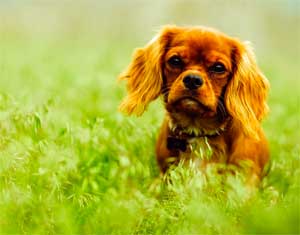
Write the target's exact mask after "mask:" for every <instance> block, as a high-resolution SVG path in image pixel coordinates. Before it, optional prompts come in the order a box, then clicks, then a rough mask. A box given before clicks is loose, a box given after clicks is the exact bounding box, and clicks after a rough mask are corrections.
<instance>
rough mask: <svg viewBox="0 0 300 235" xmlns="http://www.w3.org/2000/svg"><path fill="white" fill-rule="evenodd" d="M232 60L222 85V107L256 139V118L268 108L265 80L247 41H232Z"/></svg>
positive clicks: (258, 122)
mask: <svg viewBox="0 0 300 235" xmlns="http://www.w3.org/2000/svg"><path fill="white" fill-rule="evenodd" d="M232 61H233V64H234V67H235V69H234V72H233V76H232V78H231V80H230V82H229V84H228V85H227V88H226V93H225V103H226V108H227V110H228V112H229V114H230V115H231V116H232V117H233V118H234V119H235V120H237V124H238V125H239V127H238V128H240V129H241V130H243V132H244V134H245V135H247V136H252V137H254V138H258V135H257V130H258V128H259V126H260V125H259V124H260V121H261V120H262V118H263V117H264V116H265V115H266V113H267V112H268V110H269V108H268V105H267V103H266V98H267V93H268V89H269V82H268V80H267V78H266V77H265V76H264V75H263V74H262V72H261V71H260V69H259V68H258V66H257V64H256V61H255V56H254V53H253V50H252V48H251V47H250V44H249V43H241V42H239V41H235V42H234V45H233V51H232Z"/></svg>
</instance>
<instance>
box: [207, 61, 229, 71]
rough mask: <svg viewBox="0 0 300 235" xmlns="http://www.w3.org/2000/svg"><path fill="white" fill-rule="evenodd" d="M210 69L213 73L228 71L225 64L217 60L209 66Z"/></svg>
mask: <svg viewBox="0 0 300 235" xmlns="http://www.w3.org/2000/svg"><path fill="white" fill-rule="evenodd" d="M209 71H210V72H213V73H224V72H225V71H226V68H225V66H224V64H222V63H220V62H217V63H215V64H213V65H212V66H211V67H210V68H209Z"/></svg>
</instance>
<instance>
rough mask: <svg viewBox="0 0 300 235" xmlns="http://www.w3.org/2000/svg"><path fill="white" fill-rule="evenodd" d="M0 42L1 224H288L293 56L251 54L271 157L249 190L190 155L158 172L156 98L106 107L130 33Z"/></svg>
mask: <svg viewBox="0 0 300 235" xmlns="http://www.w3.org/2000/svg"><path fill="white" fill-rule="evenodd" d="M0 47H1V51H2V52H3V55H4V56H3V57H2V56H1V57H2V58H1V60H2V61H1V70H0V78H1V79H0V210H1V213H0V234H299V222H300V221H299V185H300V182H299V177H300V168H299V139H300V136H299V133H300V132H299V95H298V96H296V97H295V94H297V92H298V91H297V89H298V88H299V81H298V80H297V81H296V76H295V74H296V71H297V70H296V69H298V68H297V66H296V65H295V63H294V65H295V66H294V67H292V68H288V67H287V66H285V67H280V66H279V64H280V63H278V62H276V60H274V62H272V63H267V61H262V63H261V64H262V68H263V70H264V71H265V73H266V75H267V76H268V77H269V78H270V80H271V84H272V90H271V93H270V102H269V103H270V106H271V110H272V111H271V114H270V115H269V117H268V119H267V120H266V121H265V122H264V127H265V130H266V133H267V135H268V138H269V141H270V148H271V154H272V164H271V169H270V173H269V175H268V176H267V177H266V178H265V179H264V181H263V182H262V187H261V188H260V189H259V190H258V191H257V192H256V193H255V194H253V195H249V194H248V192H247V191H246V190H245V188H244V187H243V184H242V182H241V180H240V178H239V177H235V178H233V177H229V178H228V180H227V182H226V184H225V186H224V185H222V179H220V178H218V177H216V176H214V177H210V178H211V179H210V180H209V181H208V180H206V178H204V177H203V175H201V173H200V172H198V171H196V170H194V169H193V167H192V166H191V167H190V169H186V168H183V167H178V168H176V169H174V171H173V172H172V173H171V174H170V175H169V179H170V180H171V181H172V184H168V183H164V181H163V180H162V179H161V178H160V177H159V170H158V167H157V165H156V162H155V155H154V145H155V139H156V135H157V131H158V129H159V126H160V122H161V119H162V116H163V110H162V108H161V104H160V102H155V103H154V104H152V105H151V106H150V108H149V110H148V112H146V113H145V115H144V116H143V117H141V118H136V117H125V116H123V115H122V114H120V113H118V112H117V106H118V104H119V102H120V100H121V98H122V97H123V96H124V88H123V86H119V85H118V84H117V83H116V77H117V75H118V73H119V72H120V71H121V70H122V69H123V68H124V67H125V66H126V65H127V63H128V62H129V57H128V56H129V54H130V53H131V51H132V46H131V45H129V44H128V45H127V44H125V43H124V45H122V48H121V46H120V45H118V44H113V43H111V44H109V43H106V44H101V43H85V42H83V41H82V42H81V41H77V42H72V43H71V42H70V41H59V42H45V41H30V40H29V41H26V40H9V41H2V42H1V44H0ZM287 64H288V63H287ZM213 171H214V169H213V168H212V169H211V174H212V175H214V172H213Z"/></svg>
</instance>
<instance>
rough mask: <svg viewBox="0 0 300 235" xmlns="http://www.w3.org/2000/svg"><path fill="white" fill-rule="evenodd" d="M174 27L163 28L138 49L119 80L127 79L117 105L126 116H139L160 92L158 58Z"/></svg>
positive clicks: (172, 33) (160, 63)
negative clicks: (122, 97)
mask: <svg viewBox="0 0 300 235" xmlns="http://www.w3.org/2000/svg"><path fill="white" fill-rule="evenodd" d="M176 30H177V27H175V26H166V27H164V28H163V29H162V30H161V31H160V33H159V34H158V35H156V36H155V37H154V38H153V39H152V40H151V41H150V42H149V43H148V44H147V45H146V46H145V47H144V48H138V49H136V51H135V52H134V54H133V58H132V60H131V63H130V64H129V66H128V68H127V69H126V70H125V72H123V73H122V74H121V75H120V77H119V79H126V80H127V92H128V96H127V97H126V98H125V99H124V100H123V101H122V103H121V104H120V106H119V109H120V111H122V112H124V113H127V114H133V113H134V114H136V115H141V114H142V113H143V112H144V111H145V109H146V107H147V105H148V103H149V102H150V101H152V100H154V99H156V98H157V97H158V96H159V95H160V93H161V89H162V85H163V78H162V63H163V61H162V58H163V55H164V54H165V50H166V47H167V45H168V43H169V41H170V40H171V38H172V37H173V36H174V34H175V33H176Z"/></svg>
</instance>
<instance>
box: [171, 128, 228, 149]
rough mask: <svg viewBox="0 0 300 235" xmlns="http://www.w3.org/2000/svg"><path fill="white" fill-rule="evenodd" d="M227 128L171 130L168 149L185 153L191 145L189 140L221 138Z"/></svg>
mask: <svg viewBox="0 0 300 235" xmlns="http://www.w3.org/2000/svg"><path fill="white" fill-rule="evenodd" d="M224 131H225V128H223V127H222V128H218V129H215V130H209V131H208V130H197V129H183V128H179V127H173V128H170V132H169V136H168V138H167V148H168V149H169V150H180V151H182V152H185V151H186V150H187V148H188V145H189V140H190V139H194V138H214V137H217V136H219V135H220V134H221V133H222V132H224Z"/></svg>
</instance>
